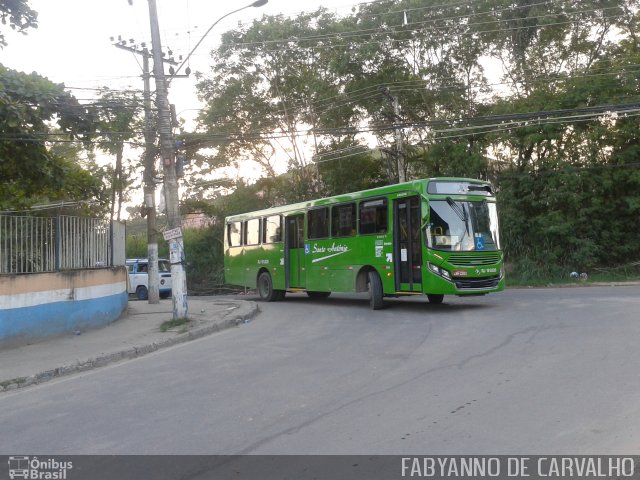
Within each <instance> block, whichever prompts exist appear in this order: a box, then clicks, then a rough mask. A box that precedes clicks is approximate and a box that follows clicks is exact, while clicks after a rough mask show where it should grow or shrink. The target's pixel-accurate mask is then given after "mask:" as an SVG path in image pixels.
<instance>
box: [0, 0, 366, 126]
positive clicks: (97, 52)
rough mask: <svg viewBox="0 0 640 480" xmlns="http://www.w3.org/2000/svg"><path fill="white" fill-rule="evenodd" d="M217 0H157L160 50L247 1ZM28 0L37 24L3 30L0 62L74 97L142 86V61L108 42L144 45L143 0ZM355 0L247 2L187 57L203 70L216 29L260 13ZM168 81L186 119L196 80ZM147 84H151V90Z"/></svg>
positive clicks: (178, 48) (181, 50)
mask: <svg viewBox="0 0 640 480" xmlns="http://www.w3.org/2000/svg"><path fill="white" fill-rule="evenodd" d="M252 1H253V0H245V1H244V2H229V3H227V2H220V1H216V0H157V6H158V16H159V23H160V30H161V36H162V47H163V50H165V51H166V50H168V49H172V51H173V52H174V55H175V57H176V59H177V57H178V55H184V56H185V57H186V56H187V54H188V52H189V51H190V50H191V49H192V48H193V47H195V45H196V44H197V42H198V40H200V38H201V37H202V35H204V33H205V32H206V31H207V29H208V28H209V27H210V26H211V25H212V24H213V23H214V22H215V21H216V20H217V19H219V18H220V17H222V16H223V15H225V14H226V13H229V12H230V11H233V10H235V9H236V8H240V7H242V6H244V5H249V4H251V3H252ZM132 3H133V5H129V2H128V0H58V1H55V2H54V1H51V0H30V2H29V4H30V5H31V7H32V8H33V9H34V10H36V11H37V12H38V22H39V26H38V28H37V29H31V30H28V31H27V35H20V34H13V33H12V32H11V31H10V30H9V29H8V28H4V29H3V31H4V32H5V34H6V36H7V40H8V42H9V45H8V46H7V47H5V48H4V49H3V50H0V63H2V64H3V65H4V66H5V67H8V68H12V69H14V70H19V71H24V72H27V73H30V72H32V71H36V72H37V73H39V74H41V75H43V76H45V77H47V78H49V79H50V80H52V81H53V82H55V83H64V84H65V86H66V87H68V88H69V89H70V90H71V92H72V93H73V94H74V95H75V96H76V98H78V99H79V100H81V101H82V100H83V99H90V98H92V95H93V94H94V90H92V89H95V88H98V87H102V86H107V87H110V88H112V89H126V88H133V89H140V90H141V89H142V79H141V77H140V75H141V60H140V58H139V57H137V56H136V55H134V54H133V53H129V52H126V51H124V50H121V49H118V48H116V47H114V46H113V43H114V42H113V41H111V40H110V37H114V38H115V39H117V38H118V36H121V37H122V38H123V39H126V40H129V39H133V40H134V41H135V42H136V44H140V42H146V43H147V45H150V43H151V42H150V33H149V32H150V29H149V10H148V3H147V1H146V0H133V2H132ZM357 3H360V2H359V0H304V1H295V0H269V2H268V3H267V5H264V6H262V7H259V8H253V7H252V8H248V9H246V10H243V11H241V12H238V13H235V14H233V15H231V16H229V17H227V18H226V19H224V20H222V21H221V22H220V23H219V24H218V25H216V27H215V28H214V29H213V30H212V31H211V33H210V34H209V35H208V36H207V37H206V38H205V40H204V41H203V43H202V44H201V45H200V46H199V47H198V49H197V50H196V51H195V52H194V54H193V56H192V57H191V59H190V67H191V69H192V71H194V72H195V71H200V72H207V71H208V55H209V52H210V51H211V50H212V49H213V48H214V47H215V46H216V45H217V43H218V42H219V39H220V35H221V34H222V33H224V32H226V31H227V30H230V29H232V28H234V27H236V26H237V24H238V22H251V21H253V20H254V19H259V18H260V17H261V16H262V15H278V14H282V15H286V16H290V15H291V16H295V15H296V14H298V13H300V12H301V11H303V10H304V11H314V10H316V9H317V8H319V7H320V6H324V7H326V8H328V9H330V10H332V11H334V12H336V13H344V14H346V13H348V12H349V11H350V10H351V8H352V7H353V6H354V5H355V4H357ZM193 77H194V76H193V75H192V76H191V78H189V79H184V78H176V79H174V80H173V81H172V84H171V89H170V91H169V101H170V102H171V103H174V104H175V105H176V110H177V112H178V115H179V116H182V117H183V118H187V119H188V118H192V117H193V116H194V115H195V113H196V111H197V109H198V108H200V106H201V105H200V103H199V101H198V100H197V97H196V89H195V79H194V78H193ZM153 88H154V86H153V83H152V89H153Z"/></svg>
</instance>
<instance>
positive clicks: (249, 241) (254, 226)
mask: <svg viewBox="0 0 640 480" xmlns="http://www.w3.org/2000/svg"><path fill="white" fill-rule="evenodd" d="M259 243H260V219H259V218H252V219H251V220H247V221H246V222H244V244H245V245H258V244H259Z"/></svg>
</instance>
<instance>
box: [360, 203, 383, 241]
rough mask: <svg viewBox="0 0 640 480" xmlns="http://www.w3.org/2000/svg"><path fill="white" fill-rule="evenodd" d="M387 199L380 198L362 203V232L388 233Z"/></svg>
mask: <svg viewBox="0 0 640 480" xmlns="http://www.w3.org/2000/svg"><path fill="white" fill-rule="evenodd" d="M387 225H388V209H387V199H386V198H379V199H376V200H367V201H364V202H361V203H360V234H363V235H367V234H370V233H387Z"/></svg>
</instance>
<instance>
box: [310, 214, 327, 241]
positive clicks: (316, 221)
mask: <svg viewBox="0 0 640 480" xmlns="http://www.w3.org/2000/svg"><path fill="white" fill-rule="evenodd" d="M307 219H308V222H309V223H308V226H307V234H308V235H309V238H310V239H313V238H327V237H328V236H329V207H322V208H314V209H313V210H309V212H308V213H307Z"/></svg>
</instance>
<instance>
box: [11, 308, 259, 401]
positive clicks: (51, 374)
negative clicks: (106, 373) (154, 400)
mask: <svg viewBox="0 0 640 480" xmlns="http://www.w3.org/2000/svg"><path fill="white" fill-rule="evenodd" d="M258 312H259V309H258V305H257V304H256V303H255V302H249V301H245V300H243V301H242V303H240V305H239V307H238V308H237V309H234V310H233V311H230V312H228V313H226V314H225V315H224V316H223V317H222V320H221V321H218V322H214V323H212V324H211V325H206V326H204V327H200V328H196V329H194V330H190V331H187V332H185V333H181V334H179V335H176V336H174V337H171V338H167V339H166V340H162V341H160V342H154V343H150V344H147V345H139V346H134V347H130V348H127V349H125V350H121V351H119V352H114V353H108V354H104V355H99V356H97V357H95V358H90V359H88V360H85V361H81V362H77V363H74V364H71V365H63V366H61V367H57V368H52V369H49V370H45V371H43V372H40V373H36V374H35V375H30V376H28V377H18V378H13V379H10V380H0V393H2V392H8V391H12V390H17V389H19V388H24V387H29V386H31V385H37V384H40V383H44V382H47V381H49V380H53V379H54V378H59V377H64V376H66V375H71V374H73V373H79V372H85V371H88V370H93V369H95V368H99V367H104V366H106V365H109V364H112V363H116V362H120V361H122V360H131V359H134V358H138V357H142V356H144V355H147V354H149V353H153V352H156V351H158V350H160V349H163V348H167V347H171V346H173V345H178V344H180V343H186V342H190V341H192V340H196V339H198V338H202V337H205V336H207V335H211V334H212V333H216V332H220V331H222V330H226V329H227V328H231V327H237V326H238V325H241V324H243V323H247V322H248V321H249V320H251V319H252V318H253V317H254V316H255V315H256V314H257V313H258Z"/></svg>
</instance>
